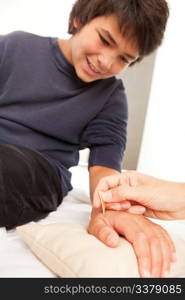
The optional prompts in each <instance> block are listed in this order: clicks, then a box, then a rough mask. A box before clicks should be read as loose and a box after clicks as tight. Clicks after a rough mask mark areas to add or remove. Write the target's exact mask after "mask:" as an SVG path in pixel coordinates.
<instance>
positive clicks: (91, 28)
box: [65, 15, 139, 82]
mask: <svg viewBox="0 0 185 300" xmlns="http://www.w3.org/2000/svg"><path fill="white" fill-rule="evenodd" d="M74 25H75V27H78V24H77V22H74ZM68 43H69V44H68V51H67V52H66V53H65V55H66V57H67V58H68V60H69V61H70V62H71V63H72V65H73V66H74V68H75V71H76V74H77V76H78V77H79V78H80V79H81V80H83V81H84V82H92V81H95V80H99V79H105V78H109V77H112V76H115V75H117V74H118V73H120V72H121V71H123V70H124V69H126V68H127V67H128V66H129V64H130V63H132V62H134V61H135V60H136V59H137V58H138V57H139V51H138V49H137V46H136V45H134V43H133V42H131V41H129V40H128V38H126V37H123V35H122V34H121V32H120V29H119V26H118V23H117V19H116V17H115V16H114V15H111V16H108V17H105V16H102V17H97V18H95V19H93V20H92V21H91V22H89V23H88V24H86V25H85V26H84V27H82V28H81V29H80V30H79V32H77V33H76V34H75V35H74V36H72V38H71V39H70V40H69V41H68Z"/></svg>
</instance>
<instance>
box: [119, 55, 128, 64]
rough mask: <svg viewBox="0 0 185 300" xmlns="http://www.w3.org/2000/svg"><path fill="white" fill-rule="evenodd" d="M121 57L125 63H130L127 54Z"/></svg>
mask: <svg viewBox="0 0 185 300" xmlns="http://www.w3.org/2000/svg"><path fill="white" fill-rule="evenodd" d="M120 59H121V60H122V61H123V62H124V63H126V64H129V61H128V60H127V59H126V57H125V56H120Z"/></svg>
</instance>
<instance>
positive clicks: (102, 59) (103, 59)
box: [98, 54, 114, 72]
mask: <svg viewBox="0 0 185 300" xmlns="http://www.w3.org/2000/svg"><path fill="white" fill-rule="evenodd" d="M98 63H99V66H100V68H101V70H102V71H103V72H108V71H109V70H110V69H111V67H112V66H113V64H114V58H113V57H111V56H110V55H105V54H101V55H99V56H98Z"/></svg>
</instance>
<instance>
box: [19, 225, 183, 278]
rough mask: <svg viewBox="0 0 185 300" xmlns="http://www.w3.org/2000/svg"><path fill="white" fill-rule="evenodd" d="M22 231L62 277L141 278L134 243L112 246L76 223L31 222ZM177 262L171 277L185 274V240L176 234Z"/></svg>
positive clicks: (31, 246)
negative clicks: (47, 223)
mask: <svg viewBox="0 0 185 300" xmlns="http://www.w3.org/2000/svg"><path fill="white" fill-rule="evenodd" d="M17 231H18V233H19V234H20V235H21V236H22V238H23V240H24V241H25V242H26V244H27V245H28V246H29V247H30V249H31V250H32V251H33V253H34V254H35V255H36V256H37V257H38V258H39V259H40V260H41V262H43V263H44V264H45V265H46V266H47V267H48V268H49V269H50V270H52V271H53V272H54V273H55V274H56V275H57V276H58V277H81V278H84V277H89V278H95V277H104V278H105V277H117V278H118V277H122V278H123V277H139V273H138V267H137V259H136V256H135V253H134V250H133V248H132V246H131V244H130V243H129V242H128V241H126V240H125V239H124V238H120V243H119V246H118V247H117V248H110V247H108V246H106V245H104V244H103V243H102V242H100V241H99V240H98V239H97V238H95V237H94V236H93V235H90V234H88V232H87V229H86V227H85V226H83V225H81V224H74V223H57V224H49V225H39V224H27V225H22V226H19V227H17ZM172 238H173V241H174V243H175V246H176V250H177V257H178V259H177V262H175V263H174V264H173V266H172V271H171V274H170V277H182V276H184V275H185V241H184V240H183V239H181V238H179V237H174V236H172Z"/></svg>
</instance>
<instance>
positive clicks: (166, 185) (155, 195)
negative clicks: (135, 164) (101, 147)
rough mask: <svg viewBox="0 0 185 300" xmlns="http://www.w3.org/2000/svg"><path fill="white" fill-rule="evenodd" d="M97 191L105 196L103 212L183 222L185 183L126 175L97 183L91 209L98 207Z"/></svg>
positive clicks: (108, 177) (109, 177)
mask: <svg viewBox="0 0 185 300" xmlns="http://www.w3.org/2000/svg"><path fill="white" fill-rule="evenodd" d="M99 191H102V192H106V193H102V198H103V200H104V201H105V203H106V209H114V210H127V211H128V212H132V213H142V214H144V215H145V216H147V217H151V218H157V219H163V220H172V219H185V183H177V182H170V181H166V180H161V179H158V178H155V177H152V176H149V175H145V174H142V173H138V172H136V171H127V172H123V173H121V174H118V175H113V176H107V177H104V178H102V179H101V180H100V182H99V184H98V185H97V187H96V190H95V193H94V199H93V205H94V207H99V206H100V200H99V197H98V193H99ZM136 204H138V205H140V206H138V205H136ZM131 205H132V206H131ZM144 207H145V210H144Z"/></svg>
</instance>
